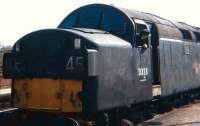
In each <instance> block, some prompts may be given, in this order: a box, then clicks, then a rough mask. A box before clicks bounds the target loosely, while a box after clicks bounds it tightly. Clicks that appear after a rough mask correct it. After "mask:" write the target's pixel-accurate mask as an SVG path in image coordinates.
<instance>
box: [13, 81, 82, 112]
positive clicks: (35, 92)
mask: <svg viewBox="0 0 200 126" xmlns="http://www.w3.org/2000/svg"><path fill="white" fill-rule="evenodd" d="M14 90H15V92H16V93H15V100H14V101H15V102H14V103H15V105H16V107H19V108H24V109H40V110H47V111H54V110H55V111H62V112H81V111H82V101H81V99H80V93H81V91H82V81H78V80H60V79H22V80H15V81H14Z"/></svg>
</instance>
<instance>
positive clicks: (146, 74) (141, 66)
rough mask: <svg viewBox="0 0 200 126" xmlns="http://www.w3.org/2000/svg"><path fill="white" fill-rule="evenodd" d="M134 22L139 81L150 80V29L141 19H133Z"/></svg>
mask: <svg viewBox="0 0 200 126" xmlns="http://www.w3.org/2000/svg"><path fill="white" fill-rule="evenodd" d="M134 21H135V24H136V39H135V48H136V58H137V61H136V69H137V74H138V81H139V83H150V82H151V75H150V73H151V53H150V48H151V46H150V43H151V42H150V40H151V39H150V37H151V35H150V32H149V31H150V30H149V26H148V24H146V23H145V22H144V21H143V20H138V19H135V20H134Z"/></svg>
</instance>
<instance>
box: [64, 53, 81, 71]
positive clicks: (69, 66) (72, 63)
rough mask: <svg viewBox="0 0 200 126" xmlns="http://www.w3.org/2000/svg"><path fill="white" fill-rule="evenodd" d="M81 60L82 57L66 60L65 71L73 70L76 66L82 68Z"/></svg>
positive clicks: (71, 57)
mask: <svg viewBox="0 0 200 126" xmlns="http://www.w3.org/2000/svg"><path fill="white" fill-rule="evenodd" d="M82 59H83V57H73V56H70V57H69V58H68V59H67V63H66V67H65V69H66V70H74V69H75V67H76V66H82V65H83V63H82Z"/></svg>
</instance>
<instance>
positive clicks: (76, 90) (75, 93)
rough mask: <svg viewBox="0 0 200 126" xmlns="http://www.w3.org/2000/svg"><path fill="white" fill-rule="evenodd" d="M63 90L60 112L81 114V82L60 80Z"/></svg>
mask: <svg viewBox="0 0 200 126" xmlns="http://www.w3.org/2000/svg"><path fill="white" fill-rule="evenodd" d="M61 85H62V90H63V100H62V111H63V112H81V111H82V101H81V99H80V93H81V91H82V81H77V80H62V81H61Z"/></svg>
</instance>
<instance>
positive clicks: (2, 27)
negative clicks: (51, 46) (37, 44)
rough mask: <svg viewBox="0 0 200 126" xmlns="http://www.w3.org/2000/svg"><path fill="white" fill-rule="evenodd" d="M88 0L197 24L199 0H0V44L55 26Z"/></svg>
mask: <svg viewBox="0 0 200 126" xmlns="http://www.w3.org/2000/svg"><path fill="white" fill-rule="evenodd" d="M91 3H105V4H112V5H114V6H119V7H123V8H129V9H133V10H138V11H142V12H148V13H152V14H156V15H158V16H161V17H164V18H167V19H170V20H172V21H181V22H186V23H188V24H190V25H194V26H198V27H200V13H199V12H200V1H199V0H0V44H1V45H13V44H14V43H15V42H16V41H17V40H18V39H20V38H21V37H23V36H24V35H26V34H28V33H30V32H32V31H36V30H39V29H45V28H56V27H57V26H58V24H59V23H60V22H61V21H62V20H63V19H64V18H65V17H66V16H67V15H68V14H69V13H70V12H71V11H73V10H74V9H76V8H78V7H80V6H83V5H87V4H91Z"/></svg>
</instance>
